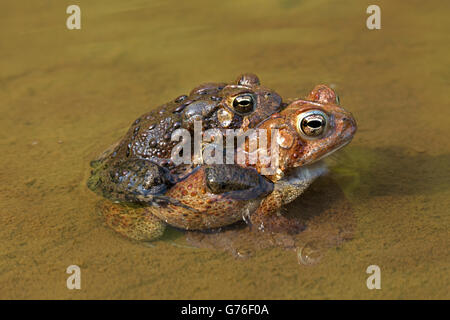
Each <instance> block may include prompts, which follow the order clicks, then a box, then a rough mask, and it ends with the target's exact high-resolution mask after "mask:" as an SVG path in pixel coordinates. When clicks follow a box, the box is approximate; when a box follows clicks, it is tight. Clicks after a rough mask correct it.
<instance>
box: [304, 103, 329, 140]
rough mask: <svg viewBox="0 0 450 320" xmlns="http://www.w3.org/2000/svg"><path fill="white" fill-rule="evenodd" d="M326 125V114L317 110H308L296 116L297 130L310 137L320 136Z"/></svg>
mask: <svg viewBox="0 0 450 320" xmlns="http://www.w3.org/2000/svg"><path fill="white" fill-rule="evenodd" d="M326 126H327V116H326V114H325V113H324V112H322V111H319V110H313V111H308V112H305V113H302V114H300V115H299V116H298V117H297V131H298V132H299V133H302V134H304V135H306V136H307V137H310V138H315V137H319V136H321V135H322V134H323V133H324V131H325V128H326Z"/></svg>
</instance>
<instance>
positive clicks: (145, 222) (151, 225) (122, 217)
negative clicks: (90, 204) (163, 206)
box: [98, 200, 166, 241]
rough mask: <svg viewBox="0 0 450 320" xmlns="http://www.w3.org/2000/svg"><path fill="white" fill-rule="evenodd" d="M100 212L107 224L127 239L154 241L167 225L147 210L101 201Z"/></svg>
mask: <svg viewBox="0 0 450 320" xmlns="http://www.w3.org/2000/svg"><path fill="white" fill-rule="evenodd" d="M98 210H99V212H100V214H101V215H102V216H103V217H104V218H105V222H106V224H107V225H108V226H109V227H111V228H112V229H114V230H115V231H117V232H118V233H120V234H122V235H123V236H125V237H127V238H131V239H134V240H138V241H152V240H155V239H158V238H159V237H161V236H162V235H163V233H164V230H165V229H166V224H165V223H164V222H163V221H161V220H160V219H159V218H157V217H156V216H154V215H153V214H151V213H150V212H149V211H148V209H147V208H145V207H140V206H129V205H123V204H119V203H113V202H111V201H108V200H101V201H100V202H99V203H98Z"/></svg>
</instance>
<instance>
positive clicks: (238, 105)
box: [233, 93, 255, 114]
mask: <svg viewBox="0 0 450 320" xmlns="http://www.w3.org/2000/svg"><path fill="white" fill-rule="evenodd" d="M254 101H255V99H254V98H253V96H252V95H251V94H249V93H245V94H241V95H240V96H237V97H236V98H234V100H233V109H234V110H235V111H236V112H237V113H240V114H247V113H250V112H252V111H253V109H254V105H255V102H254Z"/></svg>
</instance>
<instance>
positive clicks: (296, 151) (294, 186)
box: [155, 85, 356, 233]
mask: <svg viewBox="0 0 450 320" xmlns="http://www.w3.org/2000/svg"><path fill="white" fill-rule="evenodd" d="M308 99H311V100H302V99H298V100H295V101H293V102H292V103H291V104H289V106H287V107H286V108H285V109H284V110H283V111H281V112H280V113H277V114H274V115H272V116H271V118H270V119H267V120H266V121H265V122H263V123H262V124H260V125H259V126H258V128H259V129H265V130H266V133H267V141H268V146H267V147H268V148H267V149H268V152H269V156H270V151H271V145H272V144H273V143H277V144H278V145H279V149H278V151H277V152H278V162H276V166H275V167H274V168H273V171H274V174H272V175H267V176H266V178H268V179H270V180H271V181H273V182H274V183H275V185H274V190H273V191H272V192H270V193H269V194H267V196H265V197H264V199H262V200H260V199H259V200H258V201H255V200H253V199H249V200H247V201H245V196H244V195H243V194H242V195H243V196H242V197H239V198H234V199H227V200H226V203H225V204H224V202H225V201H221V202H219V203H216V206H217V207H216V208H215V209H214V212H215V215H219V216H221V217H223V216H224V215H225V216H226V217H227V220H223V219H222V220H221V222H224V223H225V221H226V222H228V223H227V224H229V223H232V222H236V221H238V220H240V219H242V218H244V219H246V218H248V220H247V222H249V223H250V224H251V225H254V226H255V228H256V229H257V230H264V231H265V230H270V231H274V232H279V231H286V232H288V233H295V232H298V231H300V230H302V228H303V226H301V225H297V224H296V223H295V222H293V221H289V220H288V219H286V218H285V217H283V216H281V215H279V214H278V213H279V209H280V208H281V207H282V206H283V205H285V204H287V203H289V202H291V201H293V200H294V199H296V198H297V197H298V196H299V195H300V194H302V193H303V191H304V190H306V188H308V186H309V185H310V184H311V183H312V182H313V181H314V180H315V179H316V178H317V177H319V176H320V175H322V174H323V173H325V172H326V169H325V167H324V166H323V165H321V163H320V162H318V161H319V160H320V159H322V158H323V157H326V156H327V155H329V154H331V153H332V152H334V151H336V150H338V149H340V148H341V147H343V146H345V145H346V144H348V143H349V142H350V141H351V139H352V138H353V135H354V134H355V132H356V122H355V120H354V118H353V116H352V115H351V113H349V112H347V111H346V110H345V109H343V108H342V107H340V106H339V105H337V104H336V96H335V93H334V91H333V90H332V89H330V88H328V87H326V86H324V85H320V86H317V87H316V88H315V89H314V90H313V91H312V92H311V93H310V95H309V96H308ZM311 111H314V112H316V111H320V112H321V114H323V115H325V117H326V125H324V130H323V133H322V134H320V135H318V136H314V137H310V136H307V135H306V134H304V133H303V131H302V130H301V129H300V128H299V123H301V120H302V119H304V117H305V115H308V114H309V113H310V112H311ZM273 130H278V133H279V138H278V141H276V142H275V141H271V140H270V138H271V136H272V131H273ZM241 148H245V152H248V151H249V149H248V148H249V145H248V144H245V145H244V146H241ZM242 151H243V150H242ZM258 160H259V158H258ZM270 165H271V163H269V164H263V163H261V162H260V161H257V162H256V163H255V164H252V163H249V162H247V163H246V164H245V167H246V168H247V169H248V168H252V167H254V168H255V169H256V170H257V171H258V172H261V171H262V170H263V169H265V168H267V167H269V166H270ZM233 170H235V169H233ZM206 181H207V180H205V179H199V178H198V177H197V176H195V175H193V176H189V177H187V178H186V179H185V180H183V181H181V182H179V183H177V185H176V186H175V187H174V188H173V189H174V190H175V189H176V190H187V189H188V188H193V187H196V189H199V190H203V189H204V188H205V187H206V186H205V184H206ZM202 184H203V185H202ZM171 191H172V189H171V190H170V191H169V194H171V195H172V196H173V197H174V198H176V199H179V200H180V202H181V203H183V204H185V205H187V206H189V207H192V208H197V207H198V205H199V203H200V204H201V203H202V201H204V199H205V194H204V193H201V192H198V193H197V192H194V193H192V194H189V192H186V193H173V194H172V193H171ZM187 194H189V197H188V198H185V196H186V195H187ZM187 199H188V200H187ZM245 204H247V206H246V205H245ZM155 214H157V215H158V216H159V217H161V218H162V219H168V218H169V217H170V216H171V215H173V212H170V213H167V212H166V209H164V208H161V209H159V211H158V213H155ZM188 217H189V215H188ZM233 220H234V221H233ZM202 222H204V221H203V220H201V219H200V220H199V219H196V220H195V222H193V221H190V223H189V228H190V229H203V228H205V227H207V225H203V224H202ZM169 223H170V222H169ZM178 225H181V224H180V223H178ZM223 225H226V224H223Z"/></svg>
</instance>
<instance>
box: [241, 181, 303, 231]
mask: <svg viewBox="0 0 450 320" xmlns="http://www.w3.org/2000/svg"><path fill="white" fill-rule="evenodd" d="M309 184H310V183H305V185H294V184H290V183H284V182H278V183H276V184H275V189H274V191H273V192H272V193H271V194H270V195H268V196H267V197H266V198H265V199H264V200H263V201H262V203H261V205H260V206H259V208H258V209H257V210H256V211H255V212H254V213H253V214H252V215H250V217H249V221H248V222H249V224H250V226H251V227H253V228H254V230H255V229H256V230H258V231H269V232H281V233H288V234H295V233H299V232H300V231H303V230H304V229H305V226H304V225H303V224H302V223H300V222H298V221H297V220H294V219H289V218H287V217H285V216H284V215H282V214H281V213H280V209H281V207H282V206H283V205H284V204H287V203H289V202H291V201H292V200H294V199H296V198H297V197H298V196H299V195H300V194H301V193H303V191H304V190H305V189H306V188H307V187H308V186H309Z"/></svg>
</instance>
